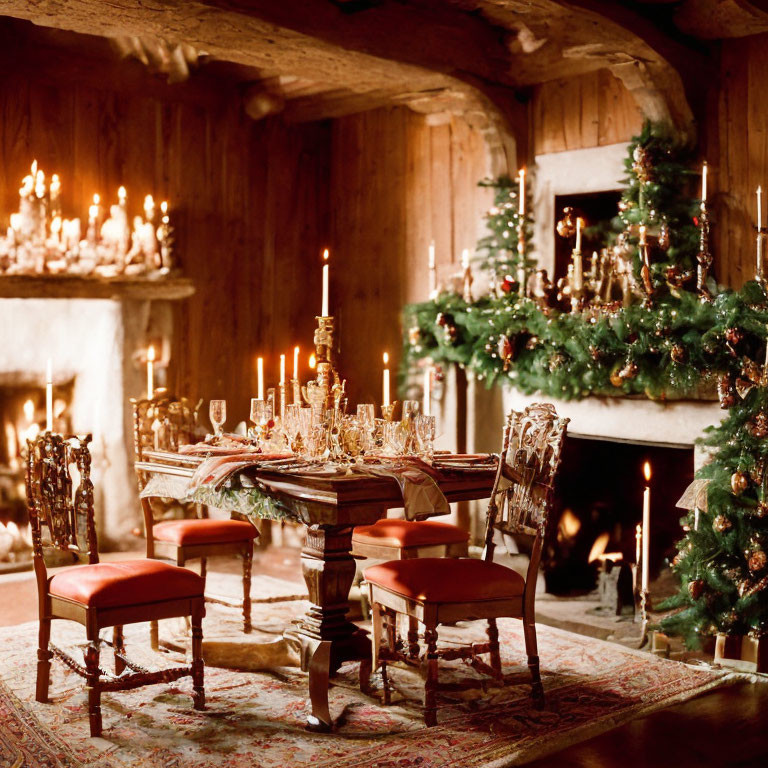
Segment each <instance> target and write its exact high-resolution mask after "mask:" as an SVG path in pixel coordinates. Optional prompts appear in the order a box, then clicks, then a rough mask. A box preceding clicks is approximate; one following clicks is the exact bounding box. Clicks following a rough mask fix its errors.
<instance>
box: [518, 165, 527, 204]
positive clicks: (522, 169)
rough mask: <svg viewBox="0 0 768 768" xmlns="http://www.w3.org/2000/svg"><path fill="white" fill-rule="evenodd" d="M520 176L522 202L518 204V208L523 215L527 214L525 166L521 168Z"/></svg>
mask: <svg viewBox="0 0 768 768" xmlns="http://www.w3.org/2000/svg"><path fill="white" fill-rule="evenodd" d="M519 178H520V204H519V205H518V206H517V210H518V212H519V214H520V215H521V216H525V168H521V169H520V171H519Z"/></svg>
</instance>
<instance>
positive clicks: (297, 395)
mask: <svg viewBox="0 0 768 768" xmlns="http://www.w3.org/2000/svg"><path fill="white" fill-rule="evenodd" d="M291 387H292V388H293V404H294V405H301V382H300V381H299V380H298V379H291Z"/></svg>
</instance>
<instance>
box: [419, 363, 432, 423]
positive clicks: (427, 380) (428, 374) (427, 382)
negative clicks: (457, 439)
mask: <svg viewBox="0 0 768 768" xmlns="http://www.w3.org/2000/svg"><path fill="white" fill-rule="evenodd" d="M431 390H432V366H431V365H428V366H427V367H426V368H425V369H424V405H423V407H422V409H421V411H422V413H423V414H424V415H425V416H429V415H430V410H431V408H432V392H431Z"/></svg>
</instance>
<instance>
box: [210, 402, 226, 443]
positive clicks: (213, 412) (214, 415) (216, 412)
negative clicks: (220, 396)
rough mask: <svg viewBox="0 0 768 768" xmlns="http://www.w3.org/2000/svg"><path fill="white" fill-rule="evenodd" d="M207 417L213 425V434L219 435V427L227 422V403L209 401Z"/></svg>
mask: <svg viewBox="0 0 768 768" xmlns="http://www.w3.org/2000/svg"><path fill="white" fill-rule="evenodd" d="M208 416H209V418H210V419H211V424H213V434H214V435H220V434H221V427H222V426H223V424H224V422H225V421H226V420H227V401H226V400H211V402H210V405H209V406H208Z"/></svg>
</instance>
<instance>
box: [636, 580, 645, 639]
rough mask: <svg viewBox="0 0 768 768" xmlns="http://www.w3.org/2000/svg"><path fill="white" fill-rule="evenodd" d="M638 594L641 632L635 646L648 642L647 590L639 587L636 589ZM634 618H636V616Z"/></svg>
mask: <svg viewBox="0 0 768 768" xmlns="http://www.w3.org/2000/svg"><path fill="white" fill-rule="evenodd" d="M638 596H639V598H640V614H639V621H640V623H641V632H640V640H639V641H638V643H637V647H638V648H642V647H643V646H644V645H645V644H646V643H647V642H648V590H647V589H643V588H642V587H641V588H640V589H639V590H638ZM635 620H636V621H637V620H638V617H637V616H636V618H635Z"/></svg>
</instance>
